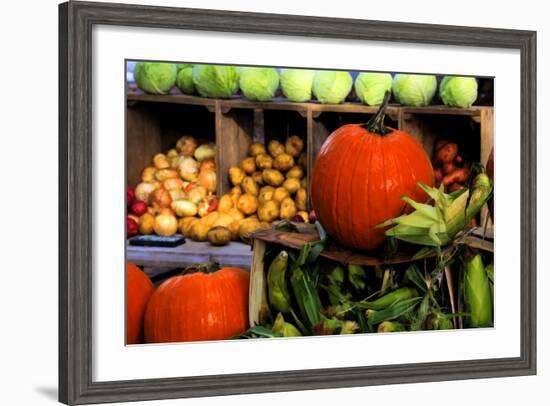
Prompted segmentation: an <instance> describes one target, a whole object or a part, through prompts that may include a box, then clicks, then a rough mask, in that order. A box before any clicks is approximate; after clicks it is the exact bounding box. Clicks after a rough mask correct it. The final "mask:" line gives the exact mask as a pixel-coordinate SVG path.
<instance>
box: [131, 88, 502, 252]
mask: <svg viewBox="0 0 550 406" xmlns="http://www.w3.org/2000/svg"><path fill="white" fill-rule="evenodd" d="M377 109H378V108H377V107H369V106H365V105H363V104H359V103H344V104H338V105H322V104H319V103H314V102H312V103H291V102H288V101H287V100H286V99H275V100H273V101H270V102H251V101H248V100H245V99H243V98H241V97H235V98H231V99H208V98H202V97H197V96H189V95H182V94H170V95H163V96H161V95H146V94H142V93H139V92H138V93H136V92H130V91H129V92H128V94H127V117H126V123H127V182H128V184H129V185H135V184H137V183H138V182H139V179H140V172H141V170H142V169H143V168H144V167H145V166H147V165H150V164H151V159H152V157H153V155H154V154H156V153H158V152H161V151H166V150H167V149H168V148H170V147H172V146H173V145H174V144H175V142H176V141H177V139H178V138H179V137H180V136H182V135H186V134H188V135H193V136H195V137H197V138H198V139H199V140H200V141H203V142H215V143H216V146H217V152H216V165H217V168H218V169H217V171H218V185H217V194H218V195H222V194H223V193H225V192H227V191H229V189H230V188H231V185H230V183H229V179H228V176H227V173H228V169H229V168H230V167H231V166H236V165H238V164H239V162H240V161H241V159H243V158H244V157H245V156H246V155H247V151H248V146H249V145H250V143H252V142H265V143H267V142H269V140H271V139H278V140H281V141H284V140H285V139H286V137H288V136H290V135H298V136H300V137H302V139H303V140H304V142H305V147H306V153H307V174H308V175H309V174H311V172H312V169H313V166H314V164H315V158H316V156H317V154H318V152H319V150H320V148H321V146H322V144H323V142H324V141H325V140H326V138H327V137H328V135H329V134H330V133H331V132H332V131H334V130H335V129H336V128H337V127H339V126H340V125H343V124H346V123H350V122H355V123H362V122H366V121H367V120H368V119H369V118H370V117H371V116H372V115H373V114H375V113H376V111H377ZM445 123H446V125H445ZM386 124H387V125H389V126H392V127H397V128H399V129H402V130H406V131H408V132H410V133H411V134H412V135H413V136H415V137H416V138H418V140H419V141H420V142H421V143H422V145H423V146H424V148H425V149H426V152H427V153H428V155H429V156H432V154H433V145H434V142H435V140H436V139H437V138H438V137H446V138H449V137H450V138H452V139H455V140H457V141H459V142H461V143H464V142H466V143H467V144H468V145H469V146H472V148H471V150H472V152H473V155H472V156H471V159H473V160H479V161H481V162H482V163H485V162H486V161H487V157H488V155H489V152H490V150H491V148H492V146H493V131H494V130H493V108H492V107H490V106H488V107H487V106H474V107H471V108H468V109H459V108H449V107H445V106H428V107H418V108H413V107H404V106H399V105H390V106H388V108H387V122H386ZM482 221H483V219H482ZM132 255H133V254H132ZM140 255H142V254H141V253H140ZM166 255H168V253H167V254H166ZM134 257H135V258H137V257H138V255H137V254H136V255H135V256H134ZM129 259H131V257H129ZM164 259H165V260H170V258H164ZM160 260H163V259H162V258H161V259H159V261H160Z"/></svg>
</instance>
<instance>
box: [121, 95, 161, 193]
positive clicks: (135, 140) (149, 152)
mask: <svg viewBox="0 0 550 406" xmlns="http://www.w3.org/2000/svg"><path fill="white" fill-rule="evenodd" d="M161 138H162V137H161V127H160V124H159V121H158V118H157V117H156V115H155V114H154V113H152V112H151V111H150V110H149V109H147V108H145V107H144V106H134V107H130V106H129V107H127V108H126V182H127V185H128V186H135V185H137V184H138V183H139V182H140V181H141V171H142V170H143V168H145V167H146V166H150V165H152V159H153V155H154V154H156V153H157V152H160V151H161V148H162V145H161V141H162V140H161Z"/></svg>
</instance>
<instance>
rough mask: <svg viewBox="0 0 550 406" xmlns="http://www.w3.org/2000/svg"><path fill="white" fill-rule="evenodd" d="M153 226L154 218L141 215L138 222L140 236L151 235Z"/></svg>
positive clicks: (148, 215)
mask: <svg viewBox="0 0 550 406" xmlns="http://www.w3.org/2000/svg"><path fill="white" fill-rule="evenodd" d="M154 226H155V217H154V216H153V215H152V214H150V213H145V214H143V215H142V216H141V217H140V218H139V221H138V227H139V233H140V234H145V235H147V234H152V233H153V228H154Z"/></svg>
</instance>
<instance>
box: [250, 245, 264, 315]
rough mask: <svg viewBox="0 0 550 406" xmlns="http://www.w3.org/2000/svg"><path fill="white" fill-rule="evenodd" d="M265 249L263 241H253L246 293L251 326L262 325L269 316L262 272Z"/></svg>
mask: <svg viewBox="0 0 550 406" xmlns="http://www.w3.org/2000/svg"><path fill="white" fill-rule="evenodd" d="M265 249H266V243H265V242H264V241H261V240H255V241H254V253H253V256H252V265H251V268H250V285H249V293H248V317H249V322H250V325H251V326H257V325H261V324H263V322H264V321H265V319H266V316H267V315H268V314H269V305H268V304H267V292H266V289H267V286H266V279H265V270H264V255H265Z"/></svg>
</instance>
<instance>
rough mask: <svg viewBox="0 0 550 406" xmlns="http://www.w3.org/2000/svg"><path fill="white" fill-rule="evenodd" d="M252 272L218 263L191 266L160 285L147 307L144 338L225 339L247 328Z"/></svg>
mask: <svg viewBox="0 0 550 406" xmlns="http://www.w3.org/2000/svg"><path fill="white" fill-rule="evenodd" d="M248 282H249V274H248V272H247V271H245V270H243V269H240V268H231V267H225V268H219V266H217V264H205V265H197V266H194V267H190V268H188V269H186V270H185V271H184V273H183V274H182V275H178V276H174V277H172V278H170V279H168V280H167V281H165V282H164V283H163V284H162V285H160V286H159V287H158V288H157V290H156V291H155V293H154V294H153V296H152V297H151V300H150V301H149V305H148V306H147V312H146V314H145V341H146V342H148V343H166V342H182V341H204V340H224V339H227V338H230V337H232V336H234V335H237V334H240V333H243V332H244V331H246V330H247V329H248Z"/></svg>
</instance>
